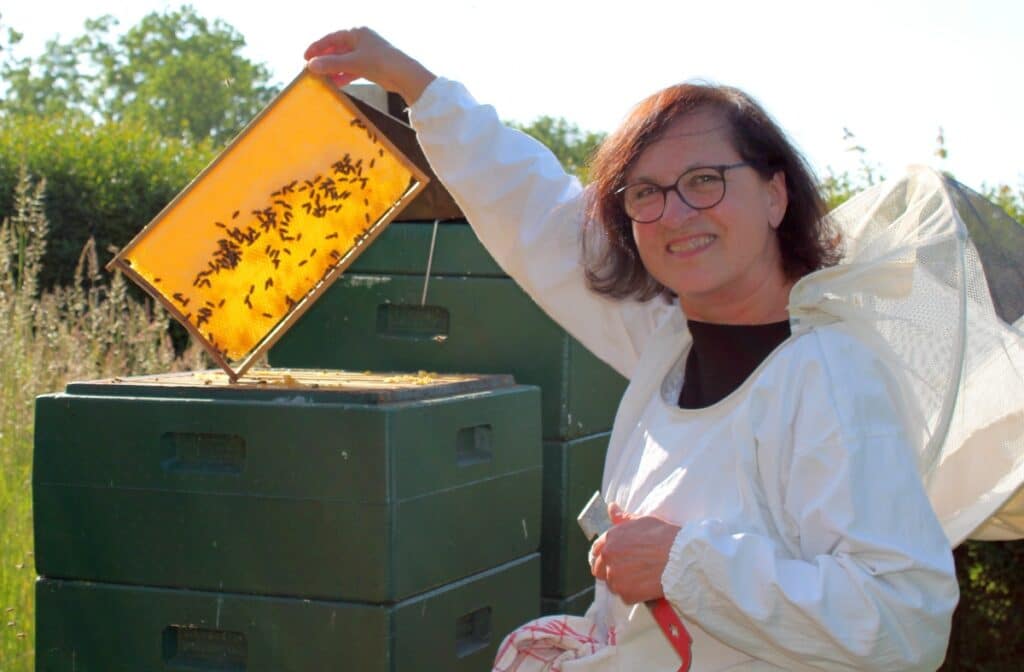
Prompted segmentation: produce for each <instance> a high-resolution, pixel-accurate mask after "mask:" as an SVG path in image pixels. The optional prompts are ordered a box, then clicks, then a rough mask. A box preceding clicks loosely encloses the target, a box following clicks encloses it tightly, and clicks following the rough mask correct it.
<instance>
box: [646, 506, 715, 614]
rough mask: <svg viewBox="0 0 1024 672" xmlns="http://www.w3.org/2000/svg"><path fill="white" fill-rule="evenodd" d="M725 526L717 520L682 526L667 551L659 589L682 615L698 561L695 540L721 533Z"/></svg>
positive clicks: (698, 549) (697, 546)
mask: <svg viewBox="0 0 1024 672" xmlns="http://www.w3.org/2000/svg"><path fill="white" fill-rule="evenodd" d="M724 527H725V526H724V525H723V524H722V522H721V521H718V520H701V521H694V522H690V523H687V524H686V525H683V527H682V528H681V529H680V530H679V533H678V534H676V538H675V540H674V541H673V542H672V548H670V549H669V551H668V562H667V563H665V570H664V571H663V572H662V573H661V589H662V591H663V592H664V593H665V597H667V598H668V599H669V600H670V601H671V602H672V603H673V604H675V605H676V606H677V608H679V609H680V610H681V611H683V612H684V613H685V612H686V608H685V602H686V594H687V586H691V585H693V578H694V577H693V571H694V570H693V569H692V568H693V566H694V565H695V564H697V563H698V562H699V561H700V556H701V548H700V547H701V544H699V543H694V542H695V541H697V539H699V538H701V537H704V536H706V535H707V534H709V533H710V532H716V533H721V531H722V528H724Z"/></svg>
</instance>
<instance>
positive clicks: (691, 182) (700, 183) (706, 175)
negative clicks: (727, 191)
mask: <svg viewBox="0 0 1024 672" xmlns="http://www.w3.org/2000/svg"><path fill="white" fill-rule="evenodd" d="M721 181H722V177H721V175H719V174H718V173H716V172H715V171H713V170H709V171H701V172H698V173H694V174H693V175H688V176H687V177H686V186H687V187H689V188H694V189H699V188H701V187H709V186H712V185H717V184H718V183H719V182H721Z"/></svg>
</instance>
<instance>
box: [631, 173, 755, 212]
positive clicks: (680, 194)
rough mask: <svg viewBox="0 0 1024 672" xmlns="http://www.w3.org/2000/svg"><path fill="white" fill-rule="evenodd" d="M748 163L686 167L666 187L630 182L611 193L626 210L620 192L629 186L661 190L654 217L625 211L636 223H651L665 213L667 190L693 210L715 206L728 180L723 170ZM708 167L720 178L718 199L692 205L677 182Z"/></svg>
mask: <svg viewBox="0 0 1024 672" xmlns="http://www.w3.org/2000/svg"><path fill="white" fill-rule="evenodd" d="M750 165H751V164H750V162H749V161H739V162H738V163H729V164H718V165H714V166H693V167H692V168H687V169H686V170H684V171H683V172H682V173H680V175H679V177H677V178H676V179H675V181H674V182H673V183H672V184H670V185H668V186H667V187H663V186H661V185H660V184H655V183H654V182H632V183H630V184H627V185H626V186H624V187H619V188H618V189H616V190H615V191H614V192H613V193H614V194H615V195H616V196H618V197H619V199H620V200H621V202H622V210H623V212H626V199H625V197H624V196H622V195H621V194H625V192H626V190H627V189H629V188H630V187H635V186H638V185H641V184H643V185H646V186H648V187H654V188H655V189H658V190H659V191H660V192H661V212H659V213H658V216H657V217H655V218H654V219H645V220H643V221H641V220H638V219H633V216H632V215H630V214H629V213H628V212H626V216H627V217H629V219H630V220H631V221H633V222H636V223H637V224H653V223H654V222H656V221H658V220H659V219H661V218H662V217H663V216H664V215H665V208H666V207H667V206H668V192H669V191H674V192H676V196H678V197H679V200H680V201H682V202H683V203H685V204H686V205H687V206H689V207H690V208H692V209H694V210H710V209H711V208H713V207H715V206H716V205H718V204H719V203H721V202H722V201H724V200H725V191H726V187H727V186H728V180H726V179H725V171H727V170H732V169H733V168H742V167H744V166H750ZM708 169H711V170H714V171H716V172H717V173H718V175H719V177H720V178H721V179H722V195H721V197H719V199H718V200H717V201H715V202H714V203H712V204H711V205H702V206H696V205H693V204H692V203H690V202H689V201H688V200H686V196H683V192H682V191H681V190H680V189H679V182H680V180H682V179H683V178H684V177H685V176H686V175H687V174H689V173H692V172H693V171H695V170H708Z"/></svg>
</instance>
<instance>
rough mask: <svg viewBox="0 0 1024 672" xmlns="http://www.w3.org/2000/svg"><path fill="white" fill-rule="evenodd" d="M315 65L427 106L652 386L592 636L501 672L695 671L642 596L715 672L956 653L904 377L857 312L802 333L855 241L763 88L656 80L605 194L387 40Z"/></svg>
mask: <svg viewBox="0 0 1024 672" xmlns="http://www.w3.org/2000/svg"><path fill="white" fill-rule="evenodd" d="M306 58H307V59H308V61H309V64H308V67H309V68H310V69H311V70H312V71H314V72H318V73H322V74H328V75H331V76H333V77H335V79H336V81H338V83H339V84H344V83H347V82H348V81H351V80H352V79H355V78H356V77H366V78H368V79H371V80H373V81H376V82H377V83H378V84H380V85H381V86H383V87H385V88H387V89H389V90H394V91H397V92H398V93H400V94H401V95H402V96H403V97H404V98H405V99H406V100H407V101H409V102H410V104H411V108H410V118H411V120H412V124H413V126H414V127H415V128H416V130H417V133H418V135H419V139H420V143H421V145H422V146H423V149H424V152H425V153H426V155H427V157H428V159H429V160H430V162H431V165H432V167H433V168H434V170H435V172H436V173H437V175H438V176H439V177H440V178H441V179H442V180H443V181H444V182H445V184H446V186H447V187H448V189H449V191H451V193H452V194H453V196H454V197H455V198H456V200H457V201H458V202H459V204H460V206H461V207H462V209H463V211H464V212H465V213H466V215H467V218H468V219H469V221H470V223H471V224H472V225H473V226H474V229H475V230H476V232H477V234H478V235H479V237H480V238H481V240H482V241H483V242H484V244H485V245H486V246H487V247H488V249H489V250H490V251H491V253H492V254H493V255H494V257H495V258H496V259H497V261H498V262H499V263H500V264H501V265H502V267H503V268H504V269H505V270H506V271H507V272H508V273H509V275H511V276H512V277H513V278H515V279H516V281H517V282H519V283H520V284H521V285H522V286H523V288H524V289H525V290H526V291H527V292H528V293H529V294H530V295H531V296H532V297H533V298H534V299H535V300H536V301H537V302H538V303H539V304H540V305H541V306H542V307H543V308H544V309H545V310H546V311H547V312H548V313H549V314H551V315H552V316H553V317H554V318H555V319H556V320H557V321H559V322H560V323H561V324H562V325H563V326H564V327H565V328H566V329H567V330H569V331H570V332H571V333H572V334H573V335H574V336H575V337H576V338H578V339H579V340H580V341H581V342H582V343H583V344H584V345H586V346H587V347H588V348H590V349H591V350H592V351H593V352H594V353H595V354H597V355H598V356H599V357H601V358H602V359H603V360H604V361H606V362H608V363H609V364H611V365H612V366H614V367H615V368H616V369H618V370H619V371H620V372H621V373H623V374H624V375H626V376H627V377H628V378H629V379H630V386H629V388H628V389H627V391H626V394H625V396H624V398H623V400H622V404H621V406H620V408H619V412H618V415H617V417H616V421H615V426H614V428H613V432H612V437H611V441H610V445H609V451H608V456H607V459H606V463H605V473H604V480H603V485H602V493H603V494H604V496H605V498H606V499H607V500H608V501H609V502H611V504H610V509H611V510H610V514H611V516H612V518H613V521H615V522H616V523H617V524H616V525H615V526H614V527H612V529H611V530H609V531H608V532H607V533H606V534H604V535H603V536H601V537H600V538H599V539H598V540H597V541H596V542H595V544H594V546H593V548H592V551H591V556H592V557H591V565H592V568H593V572H594V575H595V577H596V579H597V588H596V591H595V602H594V604H593V606H592V607H591V609H590V610H589V611H588V613H587V616H586V618H584V619H567V618H564V617H563V618H562V619H561V620H560V621H558V622H559V623H560V624H562V625H567V626H574V627H575V628H576V630H577V631H578V630H579V629H580V628H585V631H584V632H582V633H581V634H580V636H579V637H577V638H576V639H575V640H573V641H562V642H560V643H555V644H553V643H552V641H551V640H550V638H544V637H539V638H538V637H534V636H533V635H532V634H527V635H525V636H524V632H525V633H536V632H538V630H543V628H539V629H538V628H537V627H536V624H535V625H534V626H532V627H530V628H527V629H526V630H525V631H520V632H518V633H514V634H513V636H512V637H511V638H510V639H509V640H507V641H506V643H505V645H503V647H502V649H501V650H500V652H499V659H498V661H497V663H496V669H500V670H505V669H523V670H527V669H549V668H550V666H552V665H554V668H553V669H565V670H630V669H648V670H661V669H665V670H670V669H671V670H675V669H677V668H678V667H679V658H678V657H677V656H676V655H675V652H674V651H673V650H672V648H671V647H670V646H669V645H668V644H667V642H666V640H665V639H664V637H663V636H662V634H661V632H660V631H659V630H658V629H657V627H656V626H655V624H654V622H653V621H652V619H651V617H650V616H649V614H648V613H647V610H646V609H644V608H643V605H642V604H640V603H642V602H645V601H647V600H652V599H656V598H660V597H665V598H667V599H668V601H669V602H670V604H671V605H672V606H673V607H674V608H675V609H676V610H677V611H678V612H679V614H680V615H681V616H682V619H683V622H684V623H685V626H686V628H687V629H688V631H689V633H690V635H691V636H692V639H693V644H692V655H693V667H692V669H693V670H701V671H708V670H724V669H787V670H805V669H871V670H890V669H891V670H896V669H899V670H905V669H922V670H924V669H935V668H936V667H937V666H938V665H939V664H940V663H941V661H942V658H943V655H944V651H945V646H946V642H947V639H948V635H949V625H950V619H951V615H952V611H953V609H954V607H955V605H956V601H957V596H958V592H957V583H956V578H955V573H954V568H953V561H952V555H951V551H950V546H949V542H948V541H947V539H946V536H945V535H944V533H943V530H942V527H941V526H940V525H939V523H938V521H937V519H936V517H935V515H934V513H933V512H932V509H931V507H930V505H929V501H928V498H927V497H926V495H925V492H924V489H923V487H922V484H921V480H920V478H919V476H918V472H917V465H916V464H915V453H914V449H913V447H912V445H911V444H912V440H913V439H912V437H911V436H910V435H909V434H908V429H907V426H906V424H905V417H906V413H905V412H904V411H905V409H903V408H902V407H901V404H900V401H899V399H900V394H899V390H900V388H899V382H898V381H896V380H895V379H894V378H893V377H892V376H891V375H890V373H889V371H888V369H887V367H886V366H885V365H884V363H883V361H882V360H881V359H880V358H879V356H877V355H876V353H875V352H874V350H873V349H872V348H871V347H868V345H866V344H865V343H864V342H863V341H862V339H860V338H858V337H857V336H856V334H855V333H853V332H852V331H851V330H850V329H848V328H846V326H845V325H843V324H842V323H838V324H831V325H820V326H819V325H813V326H810V327H800V325H799V324H798V325H797V327H796V328H793V329H792V333H791V327H790V324H791V322H790V318H791V317H792V316H791V315H790V313H789V310H788V307H789V306H790V296H791V294H792V293H793V291H794V288H795V287H796V285H797V284H798V283H799V281H800V279H801V278H802V277H804V276H806V275H808V274H809V273H811V272H812V271H815V270H817V269H819V268H822V267H824V266H827V265H829V264H831V263H834V261H835V259H836V255H837V253H836V250H835V248H834V243H835V240H834V238H833V237H832V236H831V235H830V234H829V233H828V232H827V231H823V230H820V229H819V228H818V227H819V226H820V222H821V221H822V219H821V215H822V208H821V204H820V200H819V198H818V196H817V193H816V190H815V187H814V184H813V181H812V179H811V177H810V173H809V171H807V169H806V168H805V167H804V163H803V161H802V159H800V157H799V155H798V154H797V153H796V152H795V151H794V150H793V149H792V148H791V147H790V146H789V144H788V142H786V141H785V138H784V136H783V135H782V133H781V132H780V131H779V130H778V129H777V128H776V127H775V125H774V124H773V123H772V122H771V121H770V119H768V118H767V116H766V115H765V114H764V113H763V112H762V111H761V110H760V108H759V107H758V106H757V105H756V104H755V103H753V101H751V100H750V99H749V98H748V97H746V96H745V95H743V94H742V93H740V92H738V91H735V90H732V89H724V88H716V87H702V86H693V85H683V86H681V87H673V88H671V89H667V90H665V91H663V92H660V93H659V94H656V95H655V96H652V97H651V98H650V99H648V100H646V101H644V102H643V103H641V104H640V106H638V108H637V109H636V110H635V111H634V112H633V114H632V115H631V116H630V118H629V119H628V120H627V121H626V123H625V124H624V125H623V127H622V128H621V129H620V130H619V131H617V132H616V133H614V134H613V135H612V136H611V137H610V138H609V139H608V141H607V142H606V143H605V145H604V146H603V147H602V149H601V151H600V152H599V155H598V157H597V159H596V161H595V165H594V168H593V177H594V183H593V185H592V186H591V188H590V189H589V190H588V191H584V190H582V189H581V187H580V186H579V184H578V182H577V181H576V180H575V179H574V178H571V177H569V176H567V175H565V174H564V172H563V171H562V170H561V168H560V167H559V165H558V163H557V161H556V160H555V159H554V157H553V156H551V155H550V154H549V153H548V152H546V151H545V150H544V149H543V148H542V147H540V146H539V145H537V144H536V143H534V142H532V141H530V140H529V139H527V138H525V137H524V136H522V135H521V134H518V133H516V132H514V131H510V130H509V129H507V128H504V127H503V126H502V125H501V124H500V123H499V121H498V119H497V116H496V115H495V113H494V111H493V110H492V109H491V108H489V107H485V106H480V105H478V104H477V103H475V101H473V100H472V98H471V97H470V96H469V94H468V93H467V92H466V91H465V90H464V89H463V88H462V87H461V86H459V85H458V84H456V83H454V82H450V81H447V80H444V79H440V78H436V77H434V75H432V74H431V73H430V72H429V71H427V70H426V69H425V68H423V66H421V65H420V64H419V63H417V62H416V61H414V60H413V59H411V58H409V57H408V56H406V55H404V54H402V53H401V52H399V51H398V50H396V49H395V48H394V47H392V46H391V45H389V44H388V43H387V42H385V41H384V40H382V39H381V38H380V37H378V36H377V35H376V34H374V33H373V32H372V31H369V30H366V29H357V30H353V31H341V32H338V33H334V34H332V35H329V36H327V37H325V38H323V39H322V40H320V41H318V42H316V43H314V44H313V45H311V46H310V47H309V49H308V50H307V52H306ZM588 222H596V224H588ZM595 227H599V228H595ZM581 232H582V234H581ZM581 237H582V240H581ZM581 242H583V243H584V244H583V245H581ZM584 251H585V254H584ZM666 299H668V300H666ZM677 304H678V305H677ZM638 605H639V606H638ZM549 623H550V620H545V619H542V620H541V622H540V625H541V626H543V625H545V624H549ZM531 661H532V662H531ZM531 665H532V667H531ZM559 666H561V667H559Z"/></svg>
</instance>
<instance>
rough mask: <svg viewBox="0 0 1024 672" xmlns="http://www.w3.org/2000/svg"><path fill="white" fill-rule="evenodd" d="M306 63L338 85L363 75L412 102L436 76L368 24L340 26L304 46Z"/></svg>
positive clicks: (312, 70)
mask: <svg viewBox="0 0 1024 672" xmlns="http://www.w3.org/2000/svg"><path fill="white" fill-rule="evenodd" d="M305 58H306V67H307V68H309V70H310V71H311V72H315V73H316V74H318V75H327V76H329V77H330V78H331V79H332V80H333V81H334V83H335V84H337V85H338V86H345V85H346V84H348V83H350V82H352V81H353V80H355V79H359V78H360V77H363V78H365V79H368V80H370V81H372V82H376V83H377V84H379V85H380V86H381V87H383V88H384V89H386V90H388V91H394V92H396V93H398V94H399V95H400V96H402V98H404V99H405V102H406V103H408V104H409V105H412V104H413V103H415V102H416V101H417V100H418V99H419V97H420V94H422V93H423V90H424V89H426V88H427V85H428V84H430V82H432V81H434V79H435V76H434V74H433V73H431V72H430V71H429V70H427V69H426V68H424V67H423V66H422V65H420V63H419V62H418V61H416V60H415V59H413V58H411V57H409V56H408V55H406V54H405V53H403V52H402V51H400V50H398V49H396V48H395V47H393V46H392V45H391V44H390V43H389V42H388V41H387V40H385V39H384V38H383V37H381V36H380V35H378V34H377V33H375V32H373V31H372V30H370V29H369V28H353V29H351V30H339V31H337V32H334V33H331V34H330V35H327V36H325V37H323V38H321V39H319V40H317V41H316V42H314V43H313V44H311V45H309V47H307V48H306V53H305Z"/></svg>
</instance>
